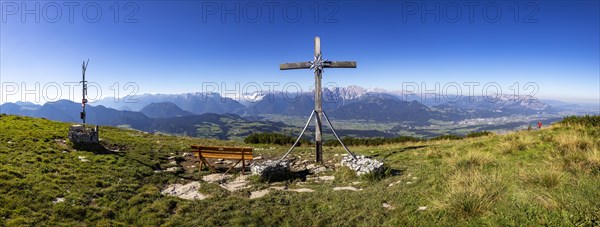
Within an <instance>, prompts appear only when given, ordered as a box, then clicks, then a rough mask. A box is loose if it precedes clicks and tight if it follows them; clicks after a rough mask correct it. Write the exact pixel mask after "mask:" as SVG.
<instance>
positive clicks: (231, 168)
mask: <svg viewBox="0 0 600 227" xmlns="http://www.w3.org/2000/svg"><path fill="white" fill-rule="evenodd" d="M241 161H242V160H239V161H237V162H236V163H235V164H233V166H231V168H229V169H228V170H227V171H226V172H225V173H229V171H230V170H232V169H233V168H235V166H236V165H237V164H238V163H240V162H241Z"/></svg>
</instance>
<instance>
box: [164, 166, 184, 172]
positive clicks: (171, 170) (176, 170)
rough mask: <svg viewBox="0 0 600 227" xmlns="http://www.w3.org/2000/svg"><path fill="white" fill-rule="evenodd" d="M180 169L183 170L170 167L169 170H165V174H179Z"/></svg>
mask: <svg viewBox="0 0 600 227" xmlns="http://www.w3.org/2000/svg"><path fill="white" fill-rule="evenodd" d="M180 169H181V168H179V167H169V168H167V170H165V172H172V173H174V172H178V171H179V170H180Z"/></svg>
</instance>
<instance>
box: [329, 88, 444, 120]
mask: <svg viewBox="0 0 600 227" xmlns="http://www.w3.org/2000/svg"><path fill="white" fill-rule="evenodd" d="M331 116H333V117H335V118H339V119H360V120H371V121H378V122H391V121H410V122H415V123H416V124H427V121H429V120H430V119H432V118H434V117H435V113H433V111H431V110H430V109H429V108H428V107H427V106H425V105H423V104H421V103H419V102H417V101H412V102H405V101H401V100H400V99H398V98H396V97H393V96H390V95H385V94H368V95H365V96H363V97H361V98H360V99H359V100H358V101H355V102H353V103H350V104H348V105H344V106H342V107H340V108H337V109H335V110H333V111H332V112H331Z"/></svg>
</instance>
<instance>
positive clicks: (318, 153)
mask: <svg viewBox="0 0 600 227" xmlns="http://www.w3.org/2000/svg"><path fill="white" fill-rule="evenodd" d="M321 57H322V56H321V39H320V38H319V37H318V36H317V37H315V63H316V62H317V61H321ZM322 72H323V70H322V68H320V67H316V68H315V112H317V113H316V116H315V158H316V161H317V162H319V163H322V162H323V138H322V137H321V134H322V133H323V127H322V126H323V125H322V124H321V113H322V112H323V104H322V97H323V95H322V89H321V79H322V77H323V75H322Z"/></svg>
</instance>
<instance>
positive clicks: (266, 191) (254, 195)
mask: <svg viewBox="0 0 600 227" xmlns="http://www.w3.org/2000/svg"><path fill="white" fill-rule="evenodd" d="M267 194H269V189H263V190H260V191H253V192H250V199H256V198H260V197H263V196H265V195H267Z"/></svg>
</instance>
